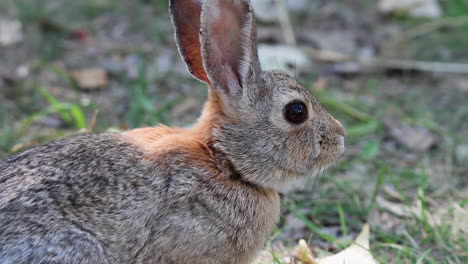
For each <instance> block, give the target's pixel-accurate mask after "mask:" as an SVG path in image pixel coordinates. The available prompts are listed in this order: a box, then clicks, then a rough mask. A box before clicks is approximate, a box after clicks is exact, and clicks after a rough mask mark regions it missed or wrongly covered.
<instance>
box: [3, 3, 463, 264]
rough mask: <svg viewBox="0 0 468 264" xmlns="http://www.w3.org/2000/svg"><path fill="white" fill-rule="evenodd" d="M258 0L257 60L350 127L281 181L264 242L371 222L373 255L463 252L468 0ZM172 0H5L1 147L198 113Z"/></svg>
mask: <svg viewBox="0 0 468 264" xmlns="http://www.w3.org/2000/svg"><path fill="white" fill-rule="evenodd" d="M251 1H252V2H253V5H254V11H255V12H256V16H257V24H258V41H259V54H260V57H261V62H262V67H263V68H264V69H278V68H280V69H284V70H287V71H289V72H291V73H292V74H294V75H295V76H296V77H297V79H299V80H300V81H301V82H302V83H303V85H304V86H305V87H307V88H309V89H310V90H311V91H312V92H313V93H314V94H315V95H316V96H317V97H318V98H319V100H320V101H321V102H322V104H323V105H324V106H325V107H326V108H327V109H328V110H329V111H330V112H331V113H332V114H333V115H334V116H335V117H337V119H339V120H340V121H342V123H343V124H344V125H345V127H346V129H347V133H348V136H347V143H346V145H347V150H346V153H345V155H344V157H343V158H342V159H341V160H340V162H339V163H338V164H336V166H335V167H334V168H333V169H330V170H329V171H327V172H326V173H325V174H324V175H321V176H320V177H318V178H317V179H312V180H311V182H310V183H309V184H308V185H307V187H306V188H304V189H303V190H298V191H295V192H291V193H289V194H285V195H284V209H283V216H282V218H281V223H280V225H279V227H278V229H277V231H276V232H275V236H274V238H273V239H272V242H271V243H270V244H271V245H270V249H272V251H271V252H275V250H277V249H280V248H283V247H288V246H290V245H294V244H295V243H297V240H298V239H300V238H304V239H306V240H308V241H310V244H311V245H312V247H313V250H314V251H315V252H320V251H321V250H326V251H328V252H332V253H333V252H337V251H339V250H341V249H343V248H344V247H346V246H347V245H349V243H350V241H352V239H353V238H354V237H355V236H356V234H357V233H358V232H359V231H360V230H361V227H362V225H363V224H364V223H366V222H369V223H370V224H371V227H372V236H371V250H372V252H373V254H375V256H376V258H377V259H378V260H379V261H380V262H382V263H467V262H468V241H467V240H468V226H467V225H468V211H467V209H468V1H467V0H439V1H437V0H379V1H374V0H347V1H340V0H251ZM167 2H168V1H167V0H133V1H131V0H81V1H65V0H2V1H0V158H2V159H3V158H6V157H8V156H10V155H12V154H14V153H17V152H19V151H22V150H24V149H27V148H30V147H32V146H34V145H36V144H40V143H44V142H48V141H51V140H55V139H59V138H63V137H68V136H72V135H77V134H82V133H90V132H104V131H120V130H125V129H129V128H134V127H141V126H152V125H156V124H157V123H164V124H167V125H174V126H189V125H190V124H192V123H193V122H194V121H195V119H196V118H197V117H198V115H199V114H200V110H201V108H202V104H203V102H204V100H205V99H206V95H207V89H206V86H205V85H204V84H202V83H200V82H198V81H196V80H195V79H194V78H192V77H191V76H190V74H189V73H188V71H187V70H186V68H185V65H184V64H183V62H182V60H181V58H180V56H179V54H178V52H177V49H176V46H175V42H174V37H173V29H172V25H171V21H170V17H169V14H168V11H167V10H168V3H167ZM275 261H277V262H275V263H283V262H281V261H283V260H281V258H278V259H277V260H275ZM284 261H286V260H284ZM272 263H273V262H272ZM284 263H287V262H284ZM288 263H289V262H288Z"/></svg>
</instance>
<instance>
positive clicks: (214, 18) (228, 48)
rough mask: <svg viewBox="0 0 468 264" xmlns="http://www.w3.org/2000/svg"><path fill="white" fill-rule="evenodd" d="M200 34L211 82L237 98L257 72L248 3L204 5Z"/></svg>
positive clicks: (220, 0) (225, 0) (223, 0)
mask: <svg viewBox="0 0 468 264" xmlns="http://www.w3.org/2000/svg"><path fill="white" fill-rule="evenodd" d="M201 33H202V35H201V37H200V40H201V47H202V55H203V56H202V57H203V65H204V66H205V70H206V73H207V75H208V78H209V80H210V82H211V83H212V84H213V85H214V87H215V88H216V89H217V90H220V91H222V92H223V93H225V94H228V95H235V94H240V93H241V92H242V89H243V87H244V86H245V85H246V84H248V83H250V82H253V81H254V80H255V78H256V76H257V75H258V74H259V72H260V66H259V62H258V55H257V47H256V31H255V21H254V17H253V10H252V7H251V5H250V2H249V1H248V0H213V1H206V2H205V3H204V5H203V11H202V17H201Z"/></svg>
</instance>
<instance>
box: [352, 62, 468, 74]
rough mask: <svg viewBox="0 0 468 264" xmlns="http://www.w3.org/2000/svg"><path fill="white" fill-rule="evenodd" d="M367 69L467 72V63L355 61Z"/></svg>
mask: <svg viewBox="0 0 468 264" xmlns="http://www.w3.org/2000/svg"><path fill="white" fill-rule="evenodd" d="M355 63H356V64H357V65H359V66H360V67H363V68H366V69H367V70H368V71H373V70H376V69H384V70H385V69H398V70H415V71H423V72H439V73H458V74H468V64H466V63H449V62H437V61H413V60H393V59H379V58H377V59H370V60H360V61H357V62H355Z"/></svg>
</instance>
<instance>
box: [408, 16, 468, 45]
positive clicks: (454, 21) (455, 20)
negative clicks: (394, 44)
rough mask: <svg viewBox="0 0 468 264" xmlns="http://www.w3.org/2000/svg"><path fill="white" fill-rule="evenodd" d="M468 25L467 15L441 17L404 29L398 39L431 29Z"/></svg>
mask: <svg viewBox="0 0 468 264" xmlns="http://www.w3.org/2000/svg"><path fill="white" fill-rule="evenodd" d="M466 25H468V16H460V17H450V18H442V19H438V20H435V21H431V22H428V23H424V24H422V25H420V26H417V27H414V28H412V29H410V30H408V31H406V32H405V33H404V34H403V36H402V38H401V39H400V41H403V40H408V39H413V38H417V37H420V36H423V35H427V34H429V33H431V32H433V31H436V30H439V29H441V28H444V27H462V26H466Z"/></svg>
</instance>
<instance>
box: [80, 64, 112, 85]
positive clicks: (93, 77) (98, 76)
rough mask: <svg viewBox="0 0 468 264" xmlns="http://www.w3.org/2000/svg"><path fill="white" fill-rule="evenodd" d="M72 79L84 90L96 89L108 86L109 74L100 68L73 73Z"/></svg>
mask: <svg viewBox="0 0 468 264" xmlns="http://www.w3.org/2000/svg"><path fill="white" fill-rule="evenodd" d="M71 77H72V78H73V80H75V81H76V83H77V84H78V86H79V87H80V88H83V89H96V88H102V87H105V86H107V83H108V79H107V72H106V71H105V70H104V69H102V68H98V67H93V68H87V69H82V70H78V71H73V72H72V73H71Z"/></svg>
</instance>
